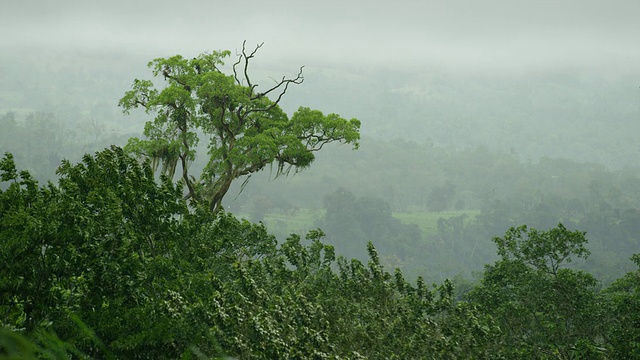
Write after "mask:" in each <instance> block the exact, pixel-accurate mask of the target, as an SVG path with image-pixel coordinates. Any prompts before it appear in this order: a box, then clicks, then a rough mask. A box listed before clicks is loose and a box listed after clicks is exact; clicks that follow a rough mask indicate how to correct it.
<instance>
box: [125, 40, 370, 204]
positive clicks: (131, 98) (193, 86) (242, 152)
mask: <svg viewBox="0 0 640 360" xmlns="http://www.w3.org/2000/svg"><path fill="white" fill-rule="evenodd" d="M261 46H262V44H260V45H257V46H256V47H255V48H254V49H253V50H252V51H248V50H247V49H246V47H245V44H243V48H242V51H241V53H240V54H238V58H237V61H236V62H235V63H234V64H233V66H232V74H225V73H224V72H223V71H222V66H223V65H224V61H223V60H224V59H225V58H226V57H229V56H230V55H231V53H230V52H229V51H214V52H211V53H204V54H201V55H199V56H197V57H195V58H193V59H187V58H184V57H182V56H181V55H176V56H172V57H169V58H158V59H155V60H153V61H151V62H150V63H149V64H148V66H149V68H151V70H152V74H153V76H154V77H156V78H158V77H159V78H160V80H161V82H163V83H164V86H162V87H156V85H155V84H154V83H153V82H152V81H151V80H139V79H136V80H134V82H133V85H132V89H131V90H129V91H127V92H126V93H125V95H124V97H123V98H122V99H121V100H120V103H119V105H120V106H121V107H122V108H123V109H124V112H125V113H128V112H129V111H130V110H132V109H134V108H137V107H142V108H144V109H145V110H146V112H147V113H150V114H154V115H155V118H154V120H153V121H149V122H147V124H146V126H145V129H144V135H145V136H146V137H147V139H144V140H141V139H138V138H133V139H131V140H130V141H129V144H128V146H127V149H128V150H130V151H132V152H134V153H136V154H138V155H141V156H144V157H148V158H151V159H153V164H154V167H156V168H157V167H158V166H159V165H162V170H163V172H165V173H167V174H169V175H170V177H173V175H174V173H175V171H176V168H177V165H178V163H179V164H180V167H181V169H182V174H181V178H182V181H183V182H184V183H185V185H186V186H187V189H188V194H187V197H188V198H192V199H194V200H196V201H199V202H203V201H207V202H208V203H209V207H210V209H211V210H213V211H216V212H217V211H218V210H219V209H220V206H221V203H222V199H223V197H224V196H225V194H226V193H227V191H228V190H229V187H230V186H231V183H232V182H233V181H234V180H235V179H238V178H240V177H243V176H248V175H251V174H252V173H255V172H257V171H260V170H262V169H264V168H265V167H266V166H267V165H272V164H274V163H275V164H276V167H277V175H279V174H283V173H285V174H286V173H288V172H289V171H290V170H291V169H292V168H295V169H296V170H297V169H301V168H305V167H307V166H309V165H310V164H311V163H312V162H313V160H314V159H315V155H314V152H316V151H318V150H320V149H322V147H323V146H324V145H325V144H327V143H330V142H341V143H349V144H353V146H354V148H357V147H358V141H359V139H360V133H359V129H360V121H359V120H357V119H351V120H346V119H344V118H342V117H340V116H339V115H337V114H328V115H325V114H323V113H322V112H321V111H318V110H312V109H310V108H308V107H300V108H299V109H298V110H297V111H296V112H295V113H294V114H293V116H291V118H289V117H288V116H287V114H285V112H284V111H283V110H282V109H281V108H280V106H279V103H280V101H281V99H282V98H283V96H284V95H285V93H286V92H287V90H288V89H289V86H291V85H297V84H301V83H302V82H303V81H304V77H303V73H302V70H303V68H302V67H301V68H300V70H299V72H298V74H297V75H296V76H295V77H293V78H287V77H282V79H281V80H279V81H276V82H275V84H273V85H272V86H271V87H268V88H266V89H264V90H263V91H260V89H259V86H258V84H257V83H254V82H253V80H252V79H251V77H250V75H249V64H250V62H251V60H252V59H253V58H254V57H255V55H256V53H257V51H258V50H259V49H260V48H261ZM270 96H271V97H273V98H274V99H273V100H272V99H270V98H269V97H270ZM200 135H203V136H205V137H207V139H206V141H208V143H207V147H208V153H207V156H208V159H207V163H206V166H205V168H204V169H203V171H202V175H201V177H200V179H199V180H196V179H195V178H194V177H193V176H192V175H191V174H189V164H190V163H191V162H193V160H194V159H195V157H196V151H195V149H196V146H197V145H198V142H199V140H200Z"/></svg>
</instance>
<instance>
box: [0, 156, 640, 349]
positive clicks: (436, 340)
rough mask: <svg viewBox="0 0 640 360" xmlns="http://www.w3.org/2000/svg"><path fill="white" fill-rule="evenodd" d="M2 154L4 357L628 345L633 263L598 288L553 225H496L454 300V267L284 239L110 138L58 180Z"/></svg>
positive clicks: (632, 345) (572, 237) (573, 242)
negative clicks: (416, 268) (492, 246)
mask: <svg viewBox="0 0 640 360" xmlns="http://www.w3.org/2000/svg"><path fill="white" fill-rule="evenodd" d="M0 165H1V166H0V169H1V171H2V173H1V176H2V177H1V179H2V181H3V182H4V183H5V184H7V185H8V186H7V187H6V190H3V191H2V192H1V193H0V256H1V259H0V260H1V261H0V267H1V268H0V274H2V275H1V279H0V286H1V289H0V290H1V291H0V296H1V298H0V315H1V318H0V321H1V323H2V327H3V328H4V329H5V330H3V333H2V337H1V339H2V342H1V345H0V351H2V352H3V353H5V354H7V355H11V354H13V355H15V354H17V353H19V354H23V355H24V356H26V355H28V354H32V355H34V356H40V357H45V356H49V357H56V356H58V355H59V354H76V356H79V357H94V358H153V359H158V358H178V357H183V358H192V357H202V358H204V357H209V356H221V355H223V354H225V355H230V356H234V357H237V358H242V359H244V358H258V359H260V358H263V359H272V358H398V359H406V358H434V359H442V358H451V359H454V358H461V357H462V358H583V357H585V356H589V357H592V358H625V357H626V358H628V357H633V356H637V355H638V349H639V348H638V331H637V325H638V324H637V321H638V319H637V316H635V315H634V314H635V313H636V312H635V311H634V310H633V309H634V306H637V304H638V301H639V300H638V299H639V298H638V290H637V289H638V285H640V280H639V279H640V275H638V274H639V273H638V272H635V273H630V274H628V275H627V276H625V277H624V278H623V279H620V280H619V281H618V282H616V283H615V284H614V285H612V286H611V287H609V288H607V289H605V290H604V291H598V290H597V287H596V284H597V281H596V280H595V279H594V278H593V277H592V276H590V275H589V274H587V273H583V272H580V271H575V270H571V269H567V268H564V267H563V266H562V265H563V264H564V262H566V261H567V260H568V259H569V258H570V257H572V256H574V257H575V256H578V257H579V256H586V255H587V252H586V251H585V248H584V244H585V241H586V240H585V238H584V233H581V232H575V231H569V230H567V229H566V228H564V227H563V226H562V225H560V226H558V227H557V228H554V229H551V230H549V231H538V230H535V229H529V228H526V227H521V228H517V229H516V228H514V229H511V230H509V231H508V232H507V233H506V234H505V235H504V236H503V237H498V238H495V239H494V241H495V242H496V244H497V245H498V249H499V254H500V255H501V256H502V260H500V261H498V262H496V263H495V264H493V265H491V266H488V267H487V269H486V271H485V273H484V276H483V279H482V282H481V283H480V284H478V285H477V287H476V288H475V289H473V291H472V292H471V293H470V294H469V296H468V299H467V300H457V299H456V297H455V294H454V288H453V285H452V283H451V282H449V281H445V282H444V283H443V284H442V285H439V286H434V287H431V286H428V285H426V284H425V283H424V281H423V280H422V279H421V278H418V280H417V282H416V283H414V284H410V283H409V282H407V281H406V280H405V279H404V277H403V275H402V273H401V272H399V271H396V272H395V273H393V274H391V273H389V272H387V271H385V269H384V268H383V266H382V265H381V263H380V260H379V258H378V254H377V251H376V249H375V247H374V246H373V245H372V244H369V245H367V250H368V254H369V259H368V261H366V262H362V261H360V260H355V259H354V260H347V259H346V258H343V257H339V256H338V257H336V255H335V251H334V247H333V246H331V245H327V244H324V243H323V242H322V237H323V233H322V232H321V231H319V230H317V231H311V232H309V234H308V235H307V238H306V240H304V241H303V240H302V239H301V238H300V237H299V236H297V235H292V236H290V237H289V238H288V239H287V240H286V241H285V242H283V243H282V244H280V245H278V244H277V242H276V239H275V238H274V237H273V236H272V235H270V234H269V233H268V232H267V229H266V228H265V227H264V226H263V225H260V224H252V223H249V222H247V221H240V220H237V219H236V218H235V217H233V216H231V214H229V213H225V212H219V213H217V215H214V214H212V213H211V212H210V211H209V210H207V209H202V208H190V207H189V206H188V204H187V203H186V201H185V200H184V199H183V196H182V189H181V188H180V187H179V186H176V185H174V184H172V182H171V181H170V180H169V179H168V178H167V177H162V179H161V181H160V182H157V181H156V179H155V177H154V173H153V171H152V169H151V164H150V163H149V162H148V161H147V162H145V163H142V164H140V163H139V162H138V161H137V160H135V159H134V158H132V157H130V156H128V155H127V154H125V153H124V152H123V150H121V149H120V148H117V147H112V148H110V149H106V150H104V151H101V152H99V153H96V154H95V155H94V156H90V155H87V156H85V157H84V159H83V161H82V162H81V163H79V164H76V165H72V164H71V163H69V162H65V163H63V164H62V166H61V167H60V168H59V171H58V172H59V181H58V184H53V183H49V184H47V185H44V186H40V185H39V184H38V183H37V181H35V180H34V179H33V178H32V177H31V176H30V175H29V173H28V172H25V171H22V172H19V171H17V170H16V167H15V165H14V162H13V160H12V156H11V155H10V154H7V155H5V157H4V159H3V160H2V162H1V164H0ZM305 242H306V244H305ZM635 260H636V261H637V257H636V258H635ZM7 331H8V332H7ZM20 334H22V335H20ZM24 337H26V339H27V340H25V338H24ZM56 354H58V355H56Z"/></svg>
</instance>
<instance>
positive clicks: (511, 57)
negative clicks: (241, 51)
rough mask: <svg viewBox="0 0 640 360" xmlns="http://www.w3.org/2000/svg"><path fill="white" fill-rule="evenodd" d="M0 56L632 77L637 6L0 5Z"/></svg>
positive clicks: (88, 0) (507, 2)
mask: <svg viewBox="0 0 640 360" xmlns="http://www.w3.org/2000/svg"><path fill="white" fill-rule="evenodd" d="M0 34H2V35H0V47H1V48H4V49H5V50H6V49H11V48H12V47H14V46H16V45H20V46H22V47H28V48H37V47H53V48H58V49H77V48H81V49H89V50H92V49H103V50H109V51H111V50H113V51H131V52H154V54H157V55H159V56H169V55H173V54H175V53H182V54H185V55H187V56H191V55H195V54H197V53H200V52H204V51H208V50H217V49H230V50H235V49H237V48H238V47H239V46H240V45H241V43H242V41H243V40H245V39H246V40H247V41H248V43H249V44H255V43H258V42H265V47H264V48H263V54H264V55H263V56H265V57H268V58H269V59H271V60H275V61H277V60H276V59H278V60H280V59H282V60H291V61H294V62H302V63H305V64H307V65H308V64H309V63H314V62H332V63H334V62H350V63H355V62H361V63H372V64H390V65H394V66H395V65H400V64H404V63H409V64H429V63H435V64H440V65H442V64H447V65H452V66H465V67H471V68H478V67H479V68H497V69H500V68H505V69H508V68H519V67H525V68H526V67H532V66H550V65H551V66H587V67H593V66H598V67H599V66H601V65H606V66H613V67H616V68H625V67H628V68H634V67H635V69H637V68H638V67H640V41H639V39H640V0H629V1H627V0H599V1H593V0H580V1H562V0H555V1H518V0H498V1H496V0H482V1H481V0H477V1H476V0H473V1H472V0H468V1H452V0H447V1H407V0H394V1H390V0H388V1H373V0H355V1H349V0H337V1H334V0H331V1H327V0H322V1H317V0H316V1H254V0H235V1H231V0H225V1H219V0H210V1H189V0H182V1H177V0H172V1H166V0H153V1H137V0H115V1H114V0H109V1H106V0H57V1H46V0H1V1H0Z"/></svg>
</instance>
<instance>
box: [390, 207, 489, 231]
mask: <svg viewBox="0 0 640 360" xmlns="http://www.w3.org/2000/svg"><path fill="white" fill-rule="evenodd" d="M463 214H466V215H467V219H466V221H471V220H472V219H473V218H474V217H475V216H476V215H478V214H480V211H479V210H465V211H442V212H426V211H425V212H412V213H393V217H394V218H396V219H398V220H400V221H401V222H402V223H403V224H414V225H418V227H419V228H420V230H421V231H422V235H424V236H428V235H432V234H435V233H437V232H438V219H440V218H445V219H448V218H451V217H454V216H460V215H463Z"/></svg>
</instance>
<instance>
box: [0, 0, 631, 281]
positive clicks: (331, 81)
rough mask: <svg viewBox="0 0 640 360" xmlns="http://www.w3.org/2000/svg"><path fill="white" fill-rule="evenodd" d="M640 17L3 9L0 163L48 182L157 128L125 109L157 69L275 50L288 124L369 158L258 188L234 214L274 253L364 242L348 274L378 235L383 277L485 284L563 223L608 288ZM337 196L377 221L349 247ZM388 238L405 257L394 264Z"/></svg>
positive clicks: (539, 7) (556, 7)
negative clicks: (344, 123)
mask: <svg viewBox="0 0 640 360" xmlns="http://www.w3.org/2000/svg"><path fill="white" fill-rule="evenodd" d="M638 14H640V2H638V1H636V0H633V1H623V0H621V1H612V2H605V1H595V0H589V1H506V0H504V1H496V0H490V1H439V2H435V1H394V2H392V1H385V2H375V3H372V2H370V1H363V0H356V1H344V0H342V1H334V0H331V1H315V2H302V1H269V2H264V1H247V0H244V1H217V0H215V1H182V2H176V1H166V0H156V1H125V0H117V1H99V0H61V1H55V2H54V1H36V0H3V1H2V2H0V33H1V34H2V36H0V120H1V121H4V122H0V126H3V128H0V153H4V152H5V151H11V152H14V153H15V155H16V159H17V160H18V165H20V163H21V162H22V164H24V165H23V166H24V167H25V168H27V169H28V170H30V171H32V172H34V174H35V175H36V177H37V178H38V179H40V180H47V179H53V178H55V174H54V172H55V168H56V167H57V166H58V165H59V162H60V160H61V159H62V158H68V159H71V160H73V161H77V160H78V159H80V157H81V156H82V154H83V153H85V152H94V151H97V150H100V149H101V148H104V147H106V146H109V145H110V144H117V145H121V146H122V145H124V144H126V142H127V139H128V138H129V137H131V136H140V133H141V131H142V128H143V125H144V122H145V121H147V120H150V117H149V116H147V115H145V114H144V113H143V112H134V113H133V114H132V115H130V116H128V117H124V116H123V115H122V114H121V109H119V108H118V106H117V103H118V100H119V99H120V98H121V97H122V95H123V94H124V92H125V91H127V90H128V89H129V88H130V86H131V83H132V81H133V79H134V78H149V77H150V76H151V74H150V72H149V70H148V69H147V68H146V64H147V63H148V62H149V61H150V60H152V59H154V58H157V57H168V56H172V55H175V54H182V55H184V56H185V57H193V56H196V55H198V54H200V53H203V52H210V51H213V50H221V49H228V50H231V52H232V54H235V53H236V52H238V51H240V50H241V49H242V44H243V41H246V43H247V46H248V47H249V48H250V49H253V48H254V46H256V44H261V43H264V46H263V47H262V48H261V49H260V51H259V52H258V54H257V55H256V58H255V59H254V60H255V61H254V62H253V63H252V71H253V72H252V74H255V76H256V78H257V79H258V82H259V83H260V84H264V83H267V84H268V83H269V82H270V81H272V79H273V78H281V77H282V76H295V74H297V71H298V69H299V67H300V66H302V65H304V66H305V67H304V73H305V81H304V83H303V84H301V85H300V86H296V87H292V88H290V89H289V91H288V92H287V94H286V95H287V96H286V97H285V99H284V100H283V102H282V103H281V105H282V107H283V109H284V110H285V111H286V112H287V113H289V114H291V113H292V112H293V111H295V109H297V107H298V106H301V105H303V106H309V107H311V108H317V109H320V110H322V111H323V112H325V113H330V112H336V113H339V114H341V115H342V116H344V117H346V118H352V117H355V118H358V119H360V120H361V121H362V129H361V132H362V135H363V139H362V146H361V148H360V149H359V150H358V151H355V152H354V151H351V150H350V148H348V147H340V146H335V147H327V149H326V151H324V149H323V152H320V153H319V154H318V157H317V160H316V162H315V163H314V164H313V165H312V166H311V168H310V169H308V170H305V171H303V172H302V173H300V174H296V175H295V176H292V177H290V178H287V179H276V180H274V179H273V176H272V175H273V174H272V173H270V172H269V171H265V172H263V173H261V174H257V175H256V176H254V177H253V178H252V179H251V181H250V182H249V186H247V187H246V189H245V190H244V192H243V193H241V192H240V189H239V188H234V189H233V191H232V194H231V193H230V195H228V199H225V200H226V201H227V203H226V206H227V208H228V209H230V210H231V211H234V212H236V211H237V212H238V214H240V215H242V216H247V217H249V218H251V220H254V221H259V220H263V221H264V222H265V223H266V224H267V225H268V227H269V230H270V231H273V232H275V233H277V235H278V236H279V238H280V239H281V238H283V237H286V235H287V233H288V232H299V233H303V232H304V231H305V230H308V229H309V228H313V227H317V226H320V227H322V228H323V229H325V230H327V238H328V239H329V240H330V241H336V242H339V241H340V240H339V239H340V238H341V237H343V238H344V237H348V236H353V237H354V238H358V239H359V240H358V241H360V242H358V241H355V242H353V243H352V244H351V245H349V246H345V247H342V248H340V247H338V250H339V251H342V252H343V253H346V254H347V255H350V256H360V255H361V254H364V249H365V245H364V243H362V241H365V240H364V239H365V238H366V237H365V235H368V234H369V231H370V230H371V229H372V228H373V227H374V225H375V224H378V225H379V224H386V225H385V229H386V230H384V231H380V233H381V232H385V233H386V234H388V235H385V236H387V238H386V239H382V240H379V241H380V243H377V244H376V246H379V248H380V249H381V250H382V251H381V253H382V255H383V258H384V259H386V260H385V261H386V264H388V265H394V264H396V263H394V261H395V260H393V259H396V258H394V257H393V256H398V257H399V259H400V260H398V261H400V263H404V264H407V263H412V264H414V265H415V263H416V262H415V261H416V259H415V258H412V257H411V256H415V257H419V256H422V255H421V254H429V255H425V256H427V257H428V258H429V259H431V260H430V261H432V262H433V264H435V265H432V267H427V268H423V267H421V266H417V267H416V266H414V267H413V268H412V269H411V270H410V272H411V273H412V274H416V273H419V272H421V271H432V272H433V271H434V269H433V266H440V268H438V270H435V272H436V273H437V274H435V275H432V277H433V278H434V279H439V278H443V277H445V276H452V275H455V274H456V273H458V272H464V271H463V270H465V271H466V270H469V271H477V270H478V269H481V267H482V266H483V265H484V264H486V263H487V262H488V261H489V260H490V259H491V256H492V254H493V253H494V249H493V247H492V244H491V243H490V239H491V237H492V236H497V235H501V234H502V233H503V232H504V231H505V230H507V228H508V227H510V226H517V225H521V224H523V223H527V224H531V225H534V226H541V227H551V226H554V225H555V224H557V223H558V222H560V221H563V222H564V223H566V224H569V226H574V227H575V228H580V229H584V230H588V231H591V233H593V234H594V235H593V238H592V239H591V241H592V244H594V245H593V246H594V247H598V246H599V247H600V249H601V250H603V249H604V250H607V251H608V250H609V249H611V248H615V250H611V251H613V252H614V253H615V254H613V255H611V254H608V253H607V254H605V253H599V255H598V254H597V252H594V254H596V255H594V256H593V257H594V258H595V260H594V261H593V263H594V264H596V265H591V266H593V269H596V268H597V270H593V271H600V273H601V274H603V275H602V276H603V277H604V278H615V277H616V276H618V275H620V274H621V273H622V272H623V271H624V270H628V269H629V266H630V262H629V261H628V259H627V257H628V254H631V253H632V252H634V251H636V252H637V248H638V246H640V239H638V235H637V233H638V232H636V231H635V230H634V229H635V228H633V224H637V223H640V210H638V209H640V177H639V169H640V163H638V159H639V158H640V144H639V143H638V140H637V139H638V135H639V134H640V89H639V85H640V45H639V44H638V39H640V22H639V21H638ZM265 86H266V85H265ZM14 118H15V120H16V121H15V122H14ZM12 124H13V125H12ZM16 124H17V125H16ZM10 126H12V129H17V130H15V132H10V131H9V130H7V129H9V128H10ZM12 131H14V130H12ZM201 165H202V164H198V163H196V164H194V165H193V167H194V168H198V166H200V167H201ZM194 172H196V173H197V170H194ZM240 182H241V181H240ZM443 194H444V195H443ZM340 198H348V199H351V203H352V204H359V205H358V207H356V208H350V209H351V210H352V211H351V212H363V214H364V213H366V211H365V210H366V209H368V210H367V211H369V210H371V211H373V210H374V209H378V210H379V209H383V210H381V211H380V212H379V213H378V214H377V215H376V216H379V218H376V219H377V220H375V219H374V220H371V219H373V217H371V216H373V215H371V214H369V215H367V214H368V213H367V214H365V215H363V217H362V219H368V220H367V221H369V222H367V221H365V222H363V223H362V224H360V225H358V226H360V227H361V229H360V230H357V231H356V230H354V231H351V232H346V230H345V229H343V228H340V226H338V225H337V224H335V223H331V221H330V219H329V216H328V215H327V214H328V212H329V209H330V208H331V201H337V200H336V199H340ZM332 199H333V200H332ZM372 199H373V200H372ZM334 205H335V204H334ZM343 209H345V208H344V207H343ZM363 209H365V210H363ZM386 212H388V214H387V213H386ZM391 213H393V216H394V217H395V218H396V219H400V220H402V222H403V225H408V224H414V225H418V226H420V230H421V231H422V235H420V236H422V238H421V239H422V240H424V244H428V245H425V246H426V247H424V248H421V245H420V244H421V243H420V241H418V243H413V242H411V241H414V240H415V239H414V238H413V237H414V235H415V234H416V233H420V231H417V230H416V228H411V229H409V228H402V227H401V226H400V225H399V224H398V223H395V222H393V221H392V220H391ZM425 213H428V214H429V215H428V216H427V217H429V216H430V219H431V220H429V221H431V222H428V221H423V220H421V219H423V218H420V216H423V215H424V214H425ZM291 214H293V215H291ZM300 214H302V215H300ZM603 214H604V215H603ZM276 215H278V216H279V217H278V216H276ZM370 215H371V216H370ZM387 215H388V216H387ZM296 216H297V218H296ZM336 216H337V217H338V218H342V219H345V216H344V214H338V215H336ZM385 216H387V218H384V217H385ZM425 216H426V215H425ZM625 216H626V217H625ZM293 218H295V219H293ZM301 218H304V219H302V220H301ZM358 219H360V220H361V218H360V217H356V218H354V219H352V222H356V221H360V220H358ZM598 219H599V220H598ZM363 221H364V220H363ZM605 223H606V224H609V225H611V224H617V225H616V226H618V225H620V226H623V225H624V224H627V225H625V226H627V227H626V228H624V229H622V228H620V229H619V228H617V227H616V228H615V229H613V230H612V229H610V228H607V227H606V226H609V225H606V226H605V225H603V224H605ZM611 226H613V225H611ZM389 229H394V230H389ZM351 230H353V229H351ZM331 231H333V233H332V232H331ZM389 231H391V232H390V233H389ZM347 233H348V234H350V235H345V234H347ZM354 234H355V235H354ZM394 234H395V235H394ZM471 234H473V235H471ZM394 236H395V238H402V239H413V240H406V244H405V245H403V246H405V247H406V248H410V247H413V250H407V249H406V248H405V247H402V246H401V248H397V247H394V246H395V245H394V246H390V245H389V244H388V243H389V242H393V239H394ZM607 238H615V239H623V240H620V242H619V243H618V245H619V246H617V245H616V246H617V247H616V246H613V247H612V246H611V245H610V244H609V243H607V242H606V239H607ZM385 241H386V242H385ZM403 241H404V240H403ZM623 243H624V244H623ZM385 244H386V245H385ZM408 244H410V245H408ZM621 244H623V245H621ZM415 249H422V250H415ZM604 250H603V251H604ZM358 251H359V252H358ZM421 251H423V252H421ZM394 252H395V253H394ZM400 253H402V254H404V255H398V254H400ZM392 255H393V256H392ZM403 256H404V257H403ZM603 259H607V260H606V261H605V260H603ZM396 265H397V264H396ZM598 266H599V267H598ZM425 269H426V270H425ZM461 269H463V270H461ZM467 275H468V272H467Z"/></svg>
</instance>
